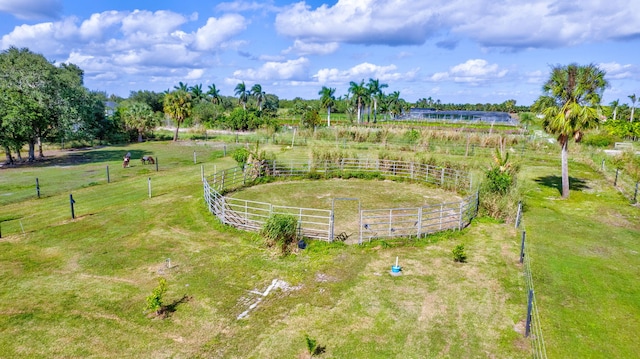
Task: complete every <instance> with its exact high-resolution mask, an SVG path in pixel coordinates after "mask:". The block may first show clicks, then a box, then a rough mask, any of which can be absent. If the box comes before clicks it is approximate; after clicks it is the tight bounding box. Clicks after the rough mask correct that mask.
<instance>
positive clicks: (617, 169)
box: [613, 168, 620, 187]
mask: <svg viewBox="0 0 640 359" xmlns="http://www.w3.org/2000/svg"><path fill="white" fill-rule="evenodd" d="M618 172H620V169H619V168H616V179H615V180H613V187H615V186H617V185H618Z"/></svg>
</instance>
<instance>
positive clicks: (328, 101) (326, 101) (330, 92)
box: [318, 86, 336, 127]
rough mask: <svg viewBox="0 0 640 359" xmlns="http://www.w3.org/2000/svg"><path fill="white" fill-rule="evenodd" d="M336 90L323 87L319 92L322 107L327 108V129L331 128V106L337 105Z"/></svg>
mask: <svg viewBox="0 0 640 359" xmlns="http://www.w3.org/2000/svg"><path fill="white" fill-rule="evenodd" d="M335 93H336V89H334V88H330V87H326V86H322V89H321V90H320V91H318V95H320V106H322V107H326V108H327V127H331V106H333V104H334V103H335V100H336V98H335V96H334V94H335Z"/></svg>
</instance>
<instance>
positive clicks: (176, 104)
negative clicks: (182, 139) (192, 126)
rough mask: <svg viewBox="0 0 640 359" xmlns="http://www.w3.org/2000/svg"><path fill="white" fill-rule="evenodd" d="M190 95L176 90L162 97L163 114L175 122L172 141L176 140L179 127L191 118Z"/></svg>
mask: <svg viewBox="0 0 640 359" xmlns="http://www.w3.org/2000/svg"><path fill="white" fill-rule="evenodd" d="M191 108H192V104H191V94H190V93H188V92H187V91H183V90H176V91H173V92H170V93H169V94H167V95H165V96H164V113H165V114H167V116H169V117H171V118H172V119H173V120H174V121H175V122H176V132H175V134H174V135H173V140H174V141H177V140H178V132H179V130H180V125H181V124H182V122H184V120H185V119H186V118H187V117H189V116H191Z"/></svg>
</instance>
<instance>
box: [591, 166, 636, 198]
mask: <svg viewBox="0 0 640 359" xmlns="http://www.w3.org/2000/svg"><path fill="white" fill-rule="evenodd" d="M598 170H599V171H600V172H601V173H602V174H603V175H604V177H605V179H606V180H607V181H608V182H609V183H611V184H613V186H614V187H615V188H616V189H617V190H618V191H620V193H622V195H623V196H625V197H626V198H627V199H629V201H630V202H631V203H632V204H637V203H638V200H639V199H640V198H638V196H640V193H638V191H639V186H640V181H638V178H637V177H636V176H634V175H633V174H631V173H628V172H627V171H625V170H624V169H621V168H616V166H615V165H614V164H613V163H612V161H607V160H606V159H602V162H600V164H599V168H598Z"/></svg>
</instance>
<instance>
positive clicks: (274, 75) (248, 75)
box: [233, 57, 309, 81]
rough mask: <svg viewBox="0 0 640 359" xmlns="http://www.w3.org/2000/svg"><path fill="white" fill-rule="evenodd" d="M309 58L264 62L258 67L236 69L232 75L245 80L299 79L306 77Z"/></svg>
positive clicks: (302, 79) (303, 79)
mask: <svg viewBox="0 0 640 359" xmlns="http://www.w3.org/2000/svg"><path fill="white" fill-rule="evenodd" d="M308 66H309V60H308V59H307V58H305V57H300V58H298V59H295V60H288V61H285V62H275V61H270V62H266V63H264V64H263V65H262V66H261V67H260V68H259V69H246V70H237V71H234V72H233V77H234V78H236V79H242V80H243V81H244V80H247V81H277V80H301V81H306V80H307V79H308V73H307V71H308V70H307V68H308Z"/></svg>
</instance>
